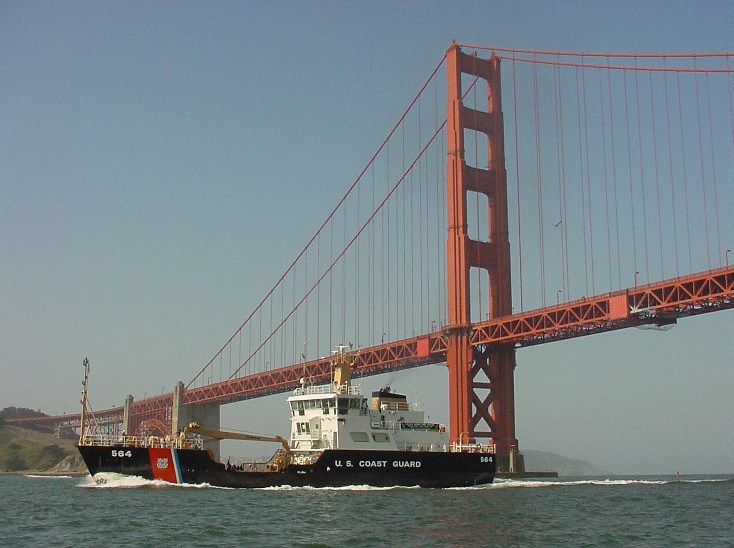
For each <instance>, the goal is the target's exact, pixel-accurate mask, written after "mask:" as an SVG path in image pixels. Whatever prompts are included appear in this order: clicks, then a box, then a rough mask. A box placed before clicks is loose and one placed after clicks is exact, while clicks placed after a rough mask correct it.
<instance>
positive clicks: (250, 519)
mask: <svg viewBox="0 0 734 548" xmlns="http://www.w3.org/2000/svg"><path fill="white" fill-rule="evenodd" d="M0 545H2V546H75V547H76V546H103V545H104V546H131V545H137V546H161V545H190V546H255V545H257V546H285V545H292V546H384V545H395V546H447V545H448V546H460V545H461V546H466V545H485V546H486V545H495V546H496V545H514V546H571V545H572V546H583V545H601V546H675V545H677V546H686V545H690V546H694V545H695V546H701V545H710V546H734V476H693V477H687V478H683V480H682V481H675V479H674V478H670V477H666V478H662V477H637V478H611V479H588V478H583V479H567V478H563V479H558V480H544V481H532V480H523V481H519V480H518V481H513V480H509V481H502V480H498V481H496V482H495V483H494V484H493V485H491V486H485V487H481V488H463V489H446V490H430V489H418V488H414V489H405V488H391V489H376V488H367V487H363V488H359V487H354V488H340V489H308V488H299V489H291V488H279V489H263V490H232V489H218V488H211V487H199V486H172V485H168V484H161V483H158V482H151V481H145V480H141V479H137V478H121V477H119V476H108V483H107V484H106V485H105V486H98V485H96V484H95V483H94V482H93V481H92V480H91V478H89V477H87V478H47V477H32V476H0Z"/></svg>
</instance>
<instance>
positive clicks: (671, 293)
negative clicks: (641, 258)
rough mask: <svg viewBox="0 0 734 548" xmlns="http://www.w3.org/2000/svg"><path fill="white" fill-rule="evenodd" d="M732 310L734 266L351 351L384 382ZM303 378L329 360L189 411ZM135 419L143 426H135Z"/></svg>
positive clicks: (186, 401) (208, 394)
mask: <svg viewBox="0 0 734 548" xmlns="http://www.w3.org/2000/svg"><path fill="white" fill-rule="evenodd" d="M733 307H734V266H726V267H724V268H719V269H715V270H710V271H706V272H701V273H697V274H692V275H689V276H685V277H680V278H674V279H668V280H664V281H661V282H656V283H651V284H646V285H639V286H636V287H632V288H628V289H624V290H620V291H615V292H611V293H606V294H603V295H597V296H594V297H584V298H581V299H578V300H575V301H571V302H566V303H561V304H558V305H556V306H550V307H546V308H540V309H535V310H530V311H525V312H521V313H518V314H514V315H511V316H505V317H501V318H495V319H491V320H488V321H485V322H480V323H475V324H472V325H469V326H446V327H444V329H443V330H441V331H436V332H433V333H429V334H426V335H419V336H416V337H412V338H409V339H403V340H400V341H395V342H390V343H386V344H381V345H379V346H374V347H369V348H358V349H356V350H354V351H353V353H352V355H353V356H354V358H355V372H356V373H357V374H358V375H360V376H370V375H378V374H381V373H386V372H388V371H394V370H399V369H408V368H411V367H418V366H422V365H427V364H434V363H441V362H443V361H445V360H446V343H445V338H444V334H445V333H446V331H447V330H450V329H469V330H470V343H471V345H472V346H480V345H500V344H501V345H504V344H513V345H515V347H517V348H519V347H524V346H531V345H536V344H542V343H546V342H551V341H557V340H562V339H569V338H574V337H580V336H585V335H592V334H594V333H602V332H606V331H613V330H617V329H624V328H627V327H634V326H640V325H651V324H657V325H666V324H671V323H675V321H676V320H677V319H678V318H681V317H687V316H694V315H697V314H704V313H708V312H715V311H718V310H725V309H729V308H733ZM302 377H306V378H309V379H311V380H313V381H314V382H316V383H322V382H329V381H330V378H331V360H330V358H321V359H317V360H311V361H307V362H303V363H298V364H295V365H289V366H286V367H282V368H279V369H274V370H271V371H265V372H262V373H257V374H254V375H249V376H246V377H241V378H237V379H232V380H227V381H223V382H219V383H213V384H209V385H206V386H201V387H196V388H190V389H185V390H184V391H183V395H182V396H183V397H182V398H181V399H180V404H181V405H183V406H197V405H206V406H211V405H223V404H227V403H233V402H237V401H242V400H246V399H252V398H258V397H262V396H267V395H271V394H276V393H282V392H287V391H290V390H293V389H294V388H296V387H297V386H298V385H299V382H300V379H301V378H302ZM173 404H174V394H173V393H170V394H163V395H160V396H155V397H152V398H147V399H144V400H140V401H134V402H131V403H130V404H129V405H130V408H129V414H130V417H131V418H132V419H133V421H132V422H133V423H134V424H135V425H137V426H139V425H140V424H142V423H143V422H144V421H145V420H146V419H150V420H155V421H156V422H158V423H159V424H161V423H166V424H168V421H170V417H171V408H172V406H173ZM124 412H125V409H124V407H114V408H111V409H105V410H102V411H98V412H96V413H95V417H96V419H97V421H98V422H99V423H101V424H108V425H111V424H114V423H118V424H119V423H121V422H122V420H123V414H124ZM136 419H137V420H136ZM79 421H80V414H72V415H62V416H48V417H41V418H34V419H13V420H8V421H7V422H9V423H14V424H18V425H27V426H36V427H42V428H43V427H44V426H45V427H47V428H48V427H51V425H66V426H78V425H79Z"/></svg>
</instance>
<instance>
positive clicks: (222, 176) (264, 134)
mask: <svg viewBox="0 0 734 548" xmlns="http://www.w3.org/2000/svg"><path fill="white" fill-rule="evenodd" d="M733 38H734V4H732V3H731V2H714V1H704V2H695V3H694V2H677V1H676V2H653V1H651V2H628V3H617V2H594V1H583V2H571V1H561V2H492V1H485V2H451V3H447V2H430V1H427V2H407V1H406V2H381V1H375V2H369V3H366V2H318V1H316V2H278V1H271V2H208V3H195V2H176V3H174V2H125V3H118V2H94V3H87V2H33V1H29V2H18V1H7V0H0V82H2V83H1V84H0V380H1V381H2V382H0V408H2V407H6V406H10V405H13V406H22V407H30V408H33V409H40V410H42V411H44V412H46V413H50V414H61V413H71V412H77V411H78V407H79V404H78V402H79V391H80V382H81V376H82V367H81V362H82V360H83V358H84V357H85V356H88V357H89V358H90V360H91V362H92V377H91V380H90V391H91V392H90V399H91V402H92V404H93V405H94V407H96V408H98V409H102V408H107V407H111V406H113V405H121V404H122V402H123V399H124V397H125V396H126V395H127V394H133V395H135V397H136V398H137V399H140V398H142V397H145V396H148V395H153V394H159V393H162V392H170V391H171V390H172V387H173V386H174V384H175V382H176V381H177V380H183V381H185V382H186V381H188V380H190V378H191V377H192V376H193V375H194V374H195V372H196V371H198V370H199V368H200V367H201V366H202V365H203V364H204V363H206V361H207V360H208V359H209V358H210V357H211V356H212V355H213V353H214V352H216V350H218V348H219V347H220V346H221V344H222V343H223V342H224V341H225V340H226V339H227V338H228V337H229V336H230V335H231V333H232V332H233V331H234V329H235V328H236V327H237V326H239V324H240V323H241V321H242V319H243V318H244V317H245V316H246V315H247V314H248V313H249V311H250V310H252V308H253V307H254V306H255V305H256V304H257V303H258V302H259V301H260V299H261V298H262V296H263V295H264V294H265V293H266V291H267V290H268V289H270V287H271V286H272V284H273V283H274V281H275V280H276V279H277V277H278V276H280V274H281V273H282V272H283V270H284V269H285V267H286V266H287V265H288V264H290V262H291V260H292V259H293V257H294V256H295V255H296V253H298V251H300V249H301V248H302V246H303V245H304V243H305V241H306V239H307V237H308V236H310V235H311V234H313V232H314V231H315V229H316V228H317V227H318V226H319V225H320V223H321V222H322V221H323V219H324V217H325V216H326V215H327V214H328V213H329V211H331V208H332V207H333V205H334V204H335V202H336V200H337V199H338V198H339V197H340V196H341V195H342V194H343V193H344V191H345V190H346V188H347V186H348V185H349V184H350V183H351V182H352V181H353V180H354V177H355V175H356V174H357V173H358V172H359V171H360V170H361V168H362V167H363V166H364V165H365V164H366V162H367V160H369V158H370V157H371V155H372V154H373V153H374V151H375V149H376V148H377V146H378V145H379V143H380V142H381V141H382V139H383V138H384V136H385V135H386V133H387V131H388V130H389V129H390V128H391V127H392V126H393V124H394V123H395V121H396V119H397V117H398V116H399V115H400V114H401V113H402V112H403V110H404V109H405V107H406V106H407V103H408V102H409V101H410V100H411V99H412V98H413V96H414V95H415V93H416V91H417V89H418V87H419V86H420V85H422V83H423V82H424V81H425V80H426V78H427V76H428V75H429V74H430V72H431V71H432V70H433V69H434V67H435V66H436V65H437V64H438V62H439V61H440V59H441V57H442V55H443V53H444V52H445V51H446V49H447V48H448V47H449V45H450V43H451V41H452V40H456V41H458V42H461V43H468V44H483V45H493V46H498V47H513V48H533V49H543V50H567V51H611V52H627V51H629V52H710V51H732V49H734V48H733V46H734V44H732V42H733ZM725 184H729V185H731V184H732V182H731V181H728V182H726V183H725ZM724 236H725V237H726V238H728V239H729V241H732V240H734V234H728V235H724ZM733 246H734V241H732V244H730V245H729V247H730V248H731V247H733ZM733 320H734V312H732V311H728V312H718V313H714V314H709V315H704V316H700V317H696V318H689V319H683V320H681V321H680V322H679V325H678V326H676V327H675V328H674V329H672V330H670V331H667V332H655V331H649V330H637V329H633V330H627V331H624V332H617V333H609V334H604V335H595V336H593V337H587V338H583V339H576V340H572V341H563V342H557V343H552V344H548V345H541V346H537V347H533V348H528V349H522V350H520V351H519V352H518V367H517V370H516V375H515V390H516V417H517V435H518V438H519V440H520V447H521V449H523V448H524V449H536V450H545V451H552V452H555V453H558V454H561V455H564V456H569V457H572V458H580V459H585V460H588V461H590V462H592V463H593V464H595V465H596V466H597V467H599V468H601V469H602V470H605V471H608V472H610V473H628V474H633V473H640V474H641V473H663V474H667V473H673V472H674V471H675V470H680V471H681V472H684V473H726V472H728V473H732V472H734V459H732V455H733V454H734V398H732V396H731V394H732V391H733V390H734V368H732V348H731V344H732V340H734V322H733ZM395 377H396V379H397V380H392V379H390V380H391V382H393V384H394V385H395V386H396V387H397V388H401V389H402V390H404V391H405V392H406V393H408V394H410V395H413V394H415V395H417V396H418V397H419V398H421V397H422V399H423V400H424V403H425V404H426V407H427V408H428V409H434V408H435V412H434V413H433V418H434V419H436V420H441V421H446V420H447V403H446V401H447V398H446V394H445V392H446V391H445V389H444V387H446V385H447V381H446V377H447V375H446V369H445V367H443V366H440V365H436V366H428V367H424V368H419V369H416V370H410V371H406V372H403V373H400V374H396V376H395ZM385 381H386V379H384V378H379V377H375V378H368V379H365V380H364V383H363V384H364V387H365V389H366V390H371V389H375V388H377V387H379V385H381V384H383V383H384V382H385ZM285 409H286V408H285V404H284V402H283V396H282V395H279V396H273V397H269V398H264V399H261V400H252V401H248V402H244V403H241V404H236V405H231V406H227V407H225V408H223V410H222V424H223V425H228V424H229V423H238V424H237V426H243V424H242V423H243V422H244V423H246V425H247V428H248V429H250V430H252V431H260V432H269V431H279V432H280V433H284V432H285V431H287V428H288V421H287V415H286V411H285Z"/></svg>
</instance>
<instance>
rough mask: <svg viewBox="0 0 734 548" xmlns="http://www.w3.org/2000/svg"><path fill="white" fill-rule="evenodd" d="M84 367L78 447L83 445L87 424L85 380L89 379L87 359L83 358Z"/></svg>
mask: <svg viewBox="0 0 734 548" xmlns="http://www.w3.org/2000/svg"><path fill="white" fill-rule="evenodd" d="M82 365H83V366H84V380H83V381H82V401H81V402H80V403H81V404H82V416H81V428H79V445H82V444H83V443H84V434H85V428H86V424H87V379H88V378H89V358H84V361H83V362H82Z"/></svg>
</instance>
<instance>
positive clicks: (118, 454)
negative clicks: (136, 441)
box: [112, 449, 133, 457]
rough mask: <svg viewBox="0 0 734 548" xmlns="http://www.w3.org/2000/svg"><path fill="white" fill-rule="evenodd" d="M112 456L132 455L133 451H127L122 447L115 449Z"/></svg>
mask: <svg viewBox="0 0 734 548" xmlns="http://www.w3.org/2000/svg"><path fill="white" fill-rule="evenodd" d="M112 456H113V457H132V456H133V452H132V451H130V450H129V449H128V450H127V451H123V450H122V449H120V450H119V451H118V450H117V449H113V450H112Z"/></svg>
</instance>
